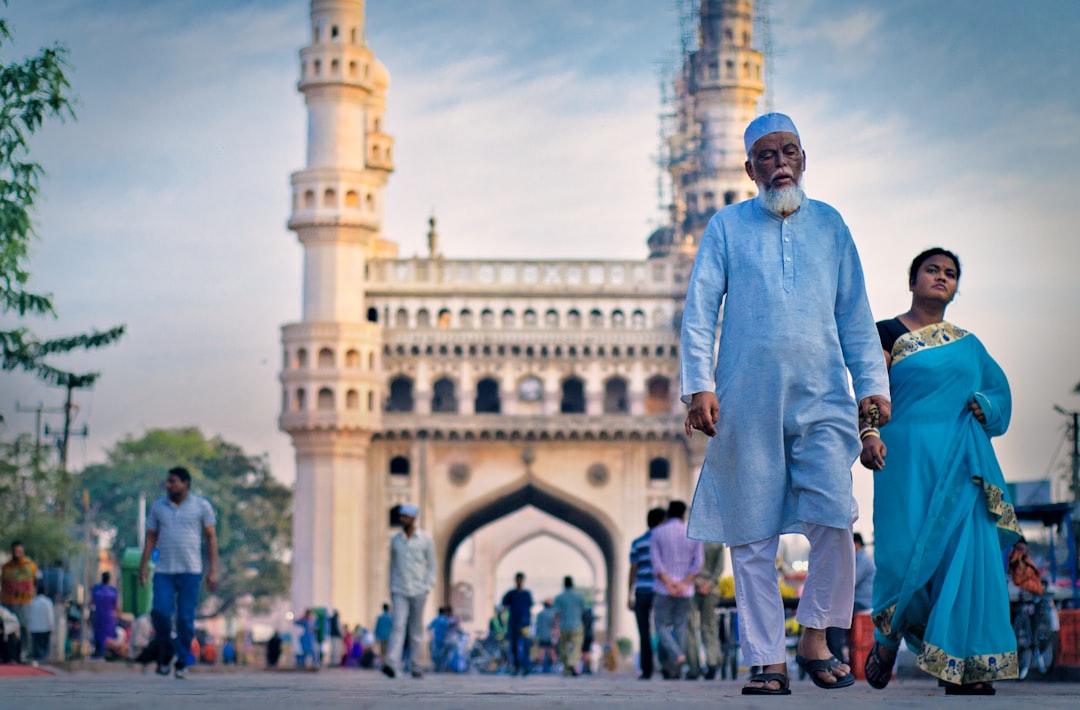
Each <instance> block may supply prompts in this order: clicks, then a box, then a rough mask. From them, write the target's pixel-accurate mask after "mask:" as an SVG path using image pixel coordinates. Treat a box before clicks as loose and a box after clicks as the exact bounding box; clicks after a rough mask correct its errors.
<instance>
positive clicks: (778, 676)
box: [742, 673, 791, 695]
mask: <svg viewBox="0 0 1080 710" xmlns="http://www.w3.org/2000/svg"><path fill="white" fill-rule="evenodd" d="M774 681H775V682H776V683H779V684H780V687H779V688H775V689H774V688H768V687H766V684H767V683H772V682H774ZM750 682H751V683H761V687H760V688H752V687H750V686H745V687H743V689H742V694H743V695H791V687H790V686H789V685H788V677H787V676H786V675H784V674H783V673H758V674H757V675H753V676H750Z"/></svg>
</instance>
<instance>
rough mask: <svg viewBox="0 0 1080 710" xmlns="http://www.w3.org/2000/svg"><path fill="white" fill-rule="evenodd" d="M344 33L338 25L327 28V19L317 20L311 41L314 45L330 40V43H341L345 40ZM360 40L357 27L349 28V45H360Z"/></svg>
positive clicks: (313, 27)
mask: <svg viewBox="0 0 1080 710" xmlns="http://www.w3.org/2000/svg"><path fill="white" fill-rule="evenodd" d="M343 38H344V37H343V33H342V31H341V28H340V27H339V26H338V25H330V27H329V28H327V26H326V20H325V19H319V20H316V21H315V22H314V23H312V25H311V41H312V43H313V44H319V43H320V42H324V41H327V40H329V41H330V42H334V43H337V42H340V41H341V40H342V39H343ZM359 38H360V35H359V32H358V31H357V29H356V28H355V27H350V28H349V44H359V42H358V40H359Z"/></svg>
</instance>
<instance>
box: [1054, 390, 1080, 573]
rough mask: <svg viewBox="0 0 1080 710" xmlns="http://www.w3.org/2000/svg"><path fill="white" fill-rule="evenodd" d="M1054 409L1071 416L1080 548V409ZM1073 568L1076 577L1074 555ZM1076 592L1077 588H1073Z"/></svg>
mask: <svg viewBox="0 0 1080 710" xmlns="http://www.w3.org/2000/svg"><path fill="white" fill-rule="evenodd" d="M1054 411H1055V412H1057V413H1058V414H1064V415H1065V416H1066V417H1069V424H1070V427H1069V428H1070V433H1071V434H1072V481H1071V482H1070V486H1069V487H1070V488H1072V495H1073V501H1072V502H1073V508H1072V530H1073V540H1072V543H1073V550H1074V551H1076V550H1078V549H1080V411H1072V412H1070V411H1067V410H1065V409H1063V408H1061V407H1059V406H1057V405H1056V404H1055V405H1054ZM1070 563H1071V565H1072V568H1073V577H1074V578H1075V577H1076V565H1077V564H1078V563H1080V559H1077V557H1073V559H1072V560H1070ZM1072 591H1073V593H1074V594H1075V593H1076V590H1075V589H1074V590H1072Z"/></svg>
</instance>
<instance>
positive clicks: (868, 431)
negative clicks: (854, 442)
mask: <svg viewBox="0 0 1080 710" xmlns="http://www.w3.org/2000/svg"><path fill="white" fill-rule="evenodd" d="M868 436H876V437H877V438H879V439H880V438H881V432H880V431H878V430H877V427H872V426H868V427H866V428H865V429H862V430H860V431H859V441H862V440H863V439H865V438H866V437H868Z"/></svg>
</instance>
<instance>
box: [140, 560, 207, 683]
mask: <svg viewBox="0 0 1080 710" xmlns="http://www.w3.org/2000/svg"><path fill="white" fill-rule="evenodd" d="M201 583H202V575H201V574H161V573H160V572H158V573H155V574H154V608H153V609H152V610H151V611H150V618H151V619H152V620H153V622H154V635H155V638H156V639H157V641H158V664H159V665H162V666H165V665H168V663H169V661H170V660H172V657H173V654H175V655H176V665H177V666H178V667H181V668H182V667H183V666H184V665H185V664H186V662H187V656H188V654H189V653H191V640H192V639H193V638H195V607H197V606H198V605H199V584H201ZM173 616H175V617H176V638H175V639H173V638H172V620H173Z"/></svg>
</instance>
